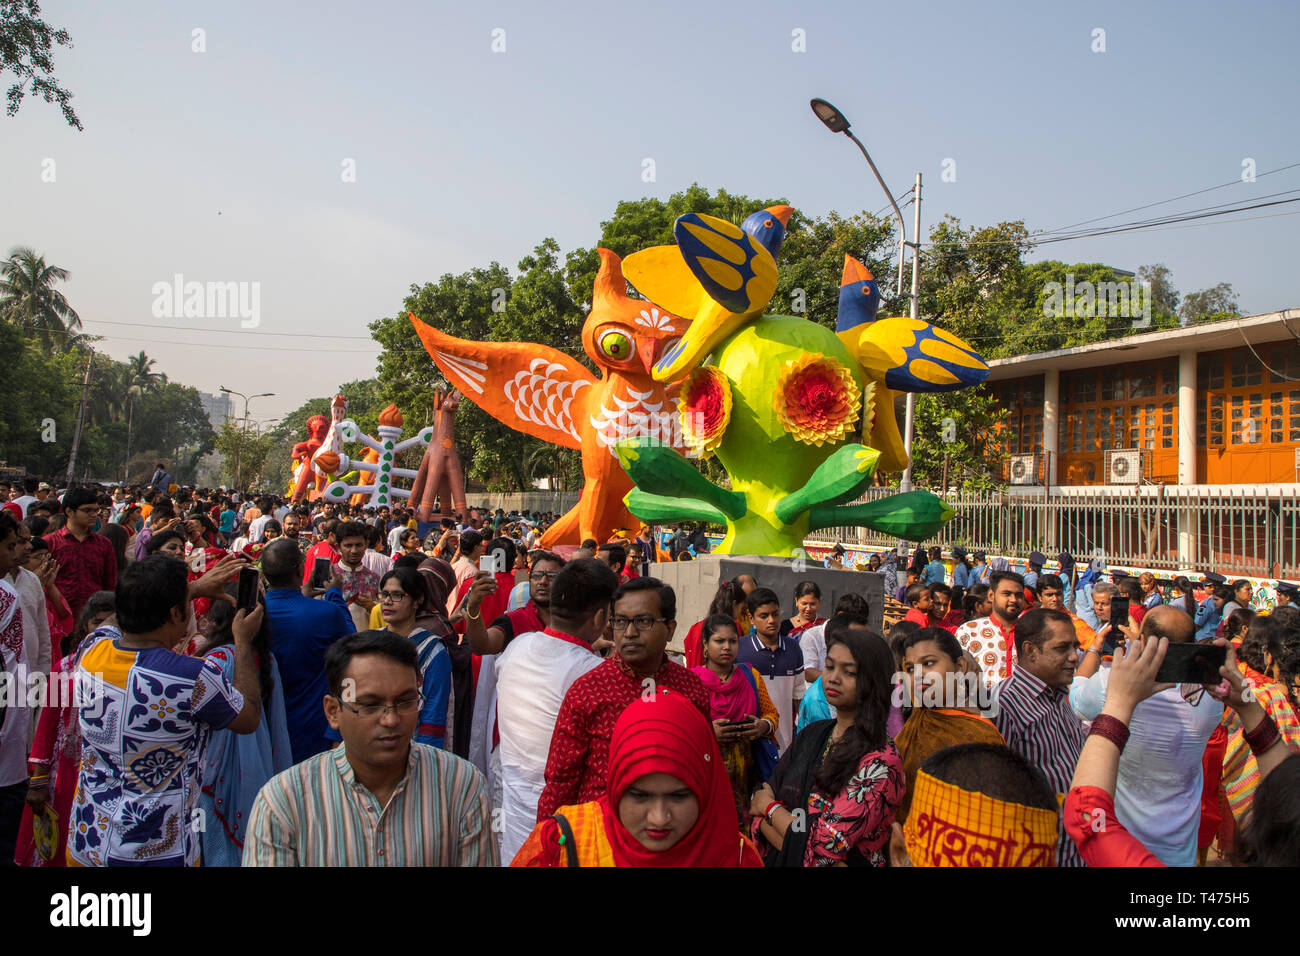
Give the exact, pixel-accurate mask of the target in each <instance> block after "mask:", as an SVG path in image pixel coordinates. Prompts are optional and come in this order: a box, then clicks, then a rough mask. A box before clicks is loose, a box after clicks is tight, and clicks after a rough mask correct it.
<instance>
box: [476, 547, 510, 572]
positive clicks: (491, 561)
mask: <svg viewBox="0 0 1300 956" xmlns="http://www.w3.org/2000/svg"><path fill="white" fill-rule="evenodd" d="M501 557H502V556H501V555H500V554H498V552H496V551H493V552H492V553H491V554H485V555H483V557H481V558H479V559H478V569H479V570H480V571H486V572H488V574H499V573H501V572H502V571H504V570H505V568H499V567H497V565H498V564H504V563H505V561H504V560H498V559H500V558H501Z"/></svg>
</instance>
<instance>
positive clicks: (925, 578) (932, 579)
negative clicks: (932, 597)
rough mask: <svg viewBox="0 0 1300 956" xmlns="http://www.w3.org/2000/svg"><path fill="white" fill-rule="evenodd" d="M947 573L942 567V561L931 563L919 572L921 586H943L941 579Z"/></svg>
mask: <svg viewBox="0 0 1300 956" xmlns="http://www.w3.org/2000/svg"><path fill="white" fill-rule="evenodd" d="M947 573H948V571H947V569H946V568H944V566H943V562H942V561H931V562H930V563H929V564H927V565H926V566H925V570H924V571H922V572H921V583H922V584H943V579H944V577H945V576H946V575H947Z"/></svg>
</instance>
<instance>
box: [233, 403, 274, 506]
mask: <svg viewBox="0 0 1300 956" xmlns="http://www.w3.org/2000/svg"><path fill="white" fill-rule="evenodd" d="M220 390H221V391H222V392H224V393H225V394H227V395H238V396H239V397H240V398H242V399H243V400H244V417H243V419H242V421H243V423H244V427H243V428H242V429H241V431H242V432H243V433H244V434H247V433H248V403H249V401H250V400H252V399H254V398H270V397H271V396H273V395H274V394H275V392H260V393H258V394H257V395H245V394H244V393H243V392H236V391H235V390H234V389H233V388H226V387H225V386H224V385H223V386H221V389H220ZM271 420H272V421H274V419H271ZM239 466H240V461H239V455H235V485H236V487H238V488H239V490H241V491H242V490H243V488H242V486H240V481H239V479H240V467H239Z"/></svg>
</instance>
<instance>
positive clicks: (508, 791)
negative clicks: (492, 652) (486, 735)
mask: <svg viewBox="0 0 1300 956" xmlns="http://www.w3.org/2000/svg"><path fill="white" fill-rule="evenodd" d="M600 662H601V659H600V658H599V657H597V656H596V655H595V654H593V653H592V652H591V649H590V648H588V647H583V646H580V645H578V644H573V643H570V642H569V641H564V640H560V639H559V638H557V637H551V636H550V635H549V634H546V633H545V632H543V631H529V632H528V633H527V634H520V635H519V636H518V637H516V638H515V639H514V640H513V641H511V642H510V643H509V644H508V645H507V646H506V649H505V650H504V651H502V652H501V653H500V655H498V657H497V665H496V672H497V728H498V730H499V731H500V734H501V746H500V748H499V749H500V752H501V806H502V810H503V811H504V812H503V817H504V819H503V824H504V826H503V829H504V834H503V839H502V844H501V852H502V856H501V859H503V860H513V859H514V858H515V854H516V853H518V852H519V848H520V847H522V846H523V845H524V841H526V840H527V839H528V835H529V834H530V833H532V832H533V827H534V826H536V825H537V801H538V800H540V799H541V796H542V789H543V788H544V787H545V785H546V758H547V755H548V754H549V753H550V751H551V735H552V734H553V733H555V721H556V718H558V717H559V716H560V704H562V703H563V702H564V695H565V694H566V693H567V692H568V690H569V687H570V686H571V685H572V684H573V682H574V681H575V680H577V679H578V678H579V677H581V676H582V675H583V674H585V673H587V671H589V670H593V669H595V668H596V667H599V666H600Z"/></svg>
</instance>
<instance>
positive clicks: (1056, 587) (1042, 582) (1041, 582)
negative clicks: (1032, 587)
mask: <svg viewBox="0 0 1300 956" xmlns="http://www.w3.org/2000/svg"><path fill="white" fill-rule="evenodd" d="M1043 590H1051V591H1060V592H1062V593H1064V592H1065V582H1064V581H1062V580H1061V577H1060V575H1058V574H1044V575H1040V576H1039V578H1038V591H1039V592H1040V593H1041V592H1042V591H1043Z"/></svg>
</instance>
